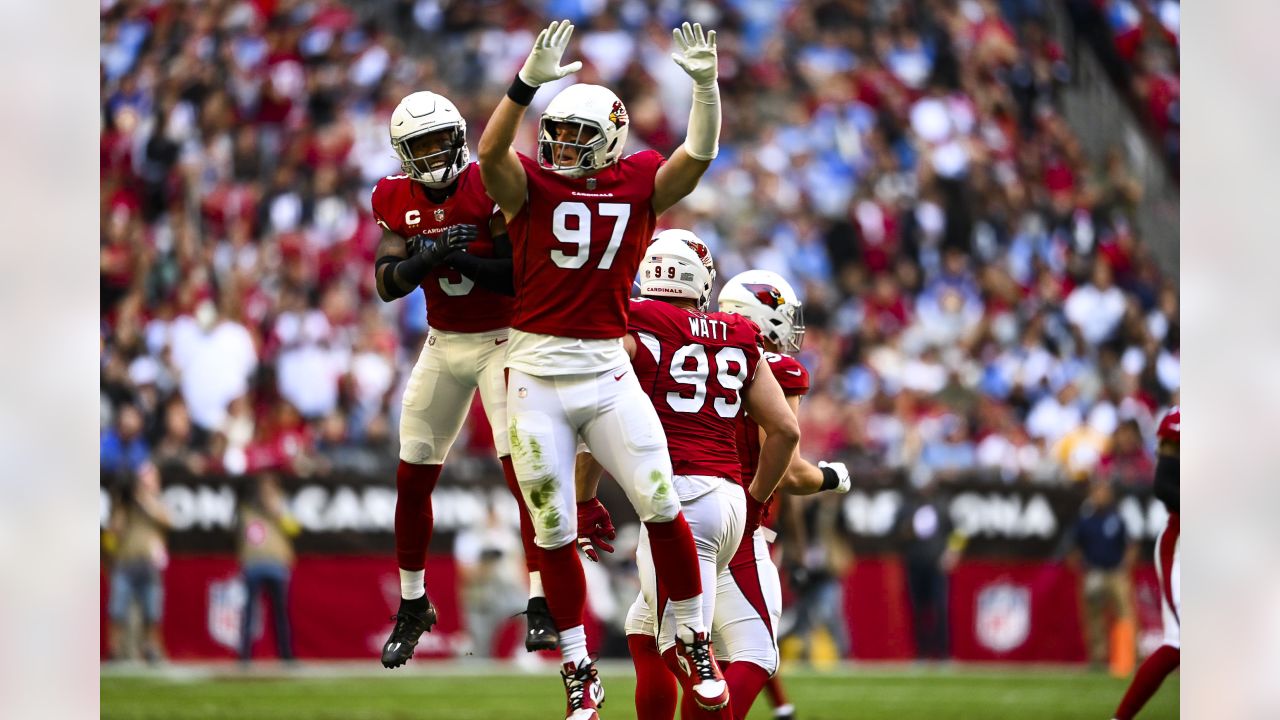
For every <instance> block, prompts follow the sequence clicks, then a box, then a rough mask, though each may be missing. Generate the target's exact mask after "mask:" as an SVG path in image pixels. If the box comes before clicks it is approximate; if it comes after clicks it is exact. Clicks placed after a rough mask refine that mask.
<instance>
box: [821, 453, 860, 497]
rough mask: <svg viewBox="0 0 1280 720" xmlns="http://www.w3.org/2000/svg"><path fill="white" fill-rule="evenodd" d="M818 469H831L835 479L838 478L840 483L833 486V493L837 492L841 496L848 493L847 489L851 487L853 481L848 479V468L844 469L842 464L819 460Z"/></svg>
mask: <svg viewBox="0 0 1280 720" xmlns="http://www.w3.org/2000/svg"><path fill="white" fill-rule="evenodd" d="M818 467H819V468H831V469H832V470H835V471H836V477H838V478H840V483H839V484H837V485H836V486H835V488H834V490H835V492H838V493H840V494H841V495H843V494H845V493H847V492H849V488H850V487H851V486H852V485H853V480H852V479H851V478H850V477H849V468H847V467H845V466H844V463H842V462H833V463H829V462H827V461H826V460H819V461H818Z"/></svg>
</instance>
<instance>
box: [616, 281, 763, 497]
mask: <svg viewBox="0 0 1280 720" xmlns="http://www.w3.org/2000/svg"><path fill="white" fill-rule="evenodd" d="M630 305H631V321H630V326H629V328H628V331H629V332H630V333H631V334H632V335H634V336H635V338H636V341H637V343H638V345H639V347H638V348H636V356H635V358H633V359H632V361H631V364H632V367H634V368H635V373H636V379H637V380H639V381H640V385H641V387H644V388H645V389H646V390H647V391H648V393H649V397H650V398H652V399H653V406H654V408H655V409H656V410H657V411H658V418H659V419H660V420H661V421H662V429H663V430H665V431H666V434H667V447H668V448H669V450H670V453H671V469H672V472H673V474H675V475H708V476H712V477H721V478H727V479H729V480H735V481H736V480H737V478H738V473H739V472H740V471H741V463H740V461H739V458H738V439H737V431H738V422H739V418H740V417H744V416H745V413H744V412H743V411H742V390H743V388H746V387H748V386H750V385H751V383H752V381H753V380H754V379H755V372H756V367H757V365H758V364H759V362H760V356H761V355H762V354H763V352H764V351H763V350H762V349H761V347H760V344H761V340H760V331H759V329H758V328H757V327H756V326H755V323H753V322H751V321H750V320H748V319H747V318H745V317H743V316H742V315H737V314H733V313H721V312H716V313H704V312H698V311H694V310H685V309H683V308H679V307H676V306H675V305H672V304H671V303H666V302H663V301H661V300H645V299H638V300H632V301H631V302H630Z"/></svg>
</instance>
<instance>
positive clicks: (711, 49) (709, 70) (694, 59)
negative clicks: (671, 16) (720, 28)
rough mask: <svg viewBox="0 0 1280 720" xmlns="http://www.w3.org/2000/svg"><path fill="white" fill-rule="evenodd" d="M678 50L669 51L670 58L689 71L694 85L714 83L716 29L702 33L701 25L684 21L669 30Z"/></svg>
mask: <svg viewBox="0 0 1280 720" xmlns="http://www.w3.org/2000/svg"><path fill="white" fill-rule="evenodd" d="M671 37H672V38H673V39H675V41H676V48H677V49H678V50H679V52H673V53H671V59H672V60H674V61H675V63H676V64H677V65H679V66H680V68H681V69H682V70H684V71H685V72H686V73H689V77H691V78H693V82H694V84H695V85H701V86H704V87H705V86H707V85H714V84H715V82H716V31H715V30H712V31H710V32H708V33H707V34H706V35H703V34H702V25H701V24H700V23H694V24H693V25H692V26H690V25H689V23H684V24H683V25H681V26H680V27H678V28H676V29H674V30H672V31H671Z"/></svg>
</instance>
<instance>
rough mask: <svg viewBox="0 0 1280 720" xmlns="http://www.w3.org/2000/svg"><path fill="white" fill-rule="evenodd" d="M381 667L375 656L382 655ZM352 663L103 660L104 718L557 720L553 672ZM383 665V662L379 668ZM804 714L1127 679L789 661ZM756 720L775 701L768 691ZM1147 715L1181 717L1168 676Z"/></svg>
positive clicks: (1064, 715) (851, 714)
mask: <svg viewBox="0 0 1280 720" xmlns="http://www.w3.org/2000/svg"><path fill="white" fill-rule="evenodd" d="M375 664H376V663H375ZM407 669H408V668H403V669H401V670H400V671H396V672H394V673H393V672H386V671H383V672H371V671H370V670H368V669H367V667H363V666H361V667H357V666H351V665H324V664H317V665H315V666H311V665H304V666H302V667H299V668H293V669H273V668H270V667H266V668H263V669H254V670H247V671H241V670H239V669H238V668H236V667H234V666H223V667H222V668H220V669H219V668H212V669H211V668H209V667H208V666H182V665H175V666H170V667H169V668H162V669H157V670H151V669H145V668H143V669H123V670H122V669H119V668H111V667H105V666H104V669H103V671H102V677H101V691H102V694H101V701H102V718H104V720H106V719H110V720H142V719H146V720H213V719H215V718H217V719H221V718H232V719H234V720H258V719H262V720H276V719H278V718H306V719H307V720H366V719H367V720H375V719H376V720H411V719H414V720H416V719H423V720H435V719H436V718H439V719H441V720H446V719H447V720H473V719H474V720H507V719H510V720H526V719H527V720H558V719H559V718H562V717H564V716H563V714H562V713H563V711H564V693H563V690H562V689H561V686H560V679H559V677H558V676H557V675H556V673H555V669H554V668H552V667H550V666H548V667H547V668H546V669H545V670H544V671H540V674H531V673H529V672H523V671H519V670H513V669H508V668H504V667H501V666H497V667H490V666H481V667H468V666H459V665H452V664H435V665H431V664H425V663H424V664H422V665H419V666H418V667H416V668H414V670H413V671H412V672H403V670H407ZM378 670H381V668H378ZM601 675H602V677H603V678H604V680H605V689H606V692H607V697H606V703H605V707H604V711H603V712H602V713H601V715H602V718H603V720H630V719H633V718H635V708H634V705H633V702H632V693H633V692H634V689H635V681H634V678H633V677H632V676H631V672H630V666H629V665H628V664H626V663H622V664H619V663H601ZM784 678H785V686H786V689H787V691H788V693H789V694H790V696H791V697H790V700H791V701H792V703H794V704H795V705H796V709H797V718H800V719H801V720H819V719H823V720H837V719H839V720H844V719H845V718H848V719H850V720H861V719H865V720H881V719H883V720H942V719H945V718H957V719H961V718H963V719H965V720H968V719H969V718H973V719H986V718H1036V719H1037V720H1068V719H1075V718H1079V719H1080V720H1086V719H1087V720H1108V719H1109V718H1110V717H1111V713H1112V711H1113V710H1114V709H1115V705H1116V703H1117V702H1118V701H1119V699H1120V696H1121V695H1122V694H1123V693H1124V689H1125V687H1126V681H1125V680H1116V679H1112V678H1110V677H1108V676H1107V675H1106V674H1105V673H1097V672H1089V671H1086V670H1082V669H1080V670H1077V669H1072V668H1066V669H1063V668H1053V669H1046V668H1035V669H1021V668H1008V667H1000V668H984V667H972V666H968V667H950V666H941V667H915V666H877V665H873V666H842V667H841V668H840V669H837V670H833V671H829V672H815V671H807V670H791V671H786V670H784ZM749 717H750V719H751V720H766V719H767V718H769V717H771V710H770V708H769V707H768V702H767V700H766V699H765V698H764V696H763V694H762V695H761V697H760V699H759V700H758V701H757V703H756V705H755V707H754V708H753V709H752V712H751V715H750V716H749ZM1140 717H1142V718H1176V717H1178V676H1177V675H1176V674H1175V675H1173V676H1171V677H1170V678H1169V679H1168V680H1167V681H1166V682H1165V684H1164V686H1163V687H1162V688H1161V689H1160V692H1159V693H1158V694H1157V695H1156V697H1155V698H1154V699H1153V700H1152V702H1151V703H1149V704H1148V706H1147V708H1146V710H1145V711H1144V712H1143V713H1142V715H1141V716H1140Z"/></svg>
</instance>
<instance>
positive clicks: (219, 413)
mask: <svg viewBox="0 0 1280 720" xmlns="http://www.w3.org/2000/svg"><path fill="white" fill-rule="evenodd" d="M170 342H171V343H172V355H173V363H174V366H175V367H176V368H177V370H178V372H179V374H180V375H181V381H180V384H181V387H182V398H183V399H184V400H185V401H186V403H187V408H188V409H189V410H190V412H191V419H192V420H193V421H195V423H196V425H199V426H200V427H201V428H204V429H205V430H209V431H213V430H217V429H218V428H219V427H221V425H222V423H223V420H225V419H226V416H227V405H228V404H229V403H230V402H231V401H232V400H234V399H236V398H238V397H240V396H241V395H244V394H245V393H246V392H248V390H249V377H250V376H251V375H252V374H253V371H254V370H256V369H257V367H258V350H257V347H256V346H255V345H254V342H253V337H252V336H251V335H250V334H249V331H248V330H247V329H246V328H245V326H244V325H241V324H240V323H238V322H236V321H234V320H229V319H226V318H222V317H220V315H219V312H218V309H217V306H216V305H214V303H213V301H211V300H205V301H203V302H202V303H200V305H199V307H198V308H197V309H196V314H195V317H194V318H193V317H191V316H185V315H184V316H182V317H180V318H178V319H177V320H175V321H174V323H173V334H172V337H171V340H170Z"/></svg>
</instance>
